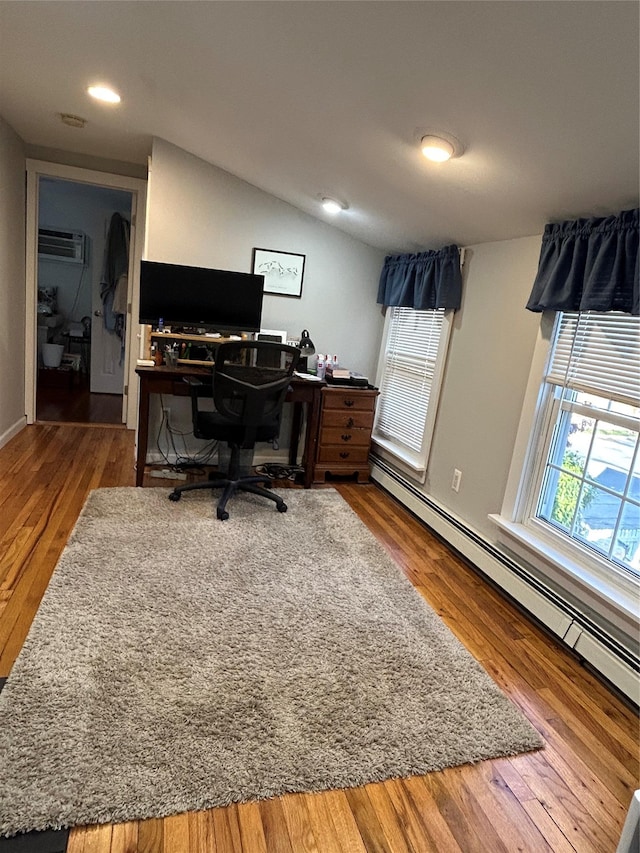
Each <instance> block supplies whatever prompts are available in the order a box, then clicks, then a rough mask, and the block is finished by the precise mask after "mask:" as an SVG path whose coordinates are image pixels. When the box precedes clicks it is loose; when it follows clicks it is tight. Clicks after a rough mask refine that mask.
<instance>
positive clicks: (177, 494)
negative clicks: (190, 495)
mask: <svg viewBox="0 0 640 853" xmlns="http://www.w3.org/2000/svg"><path fill="white" fill-rule="evenodd" d="M181 497H182V495H181V494H180V492H171V494H170V495H169V500H170V501H179V500H180V498H181Z"/></svg>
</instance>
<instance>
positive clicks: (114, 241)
mask: <svg viewBox="0 0 640 853" xmlns="http://www.w3.org/2000/svg"><path fill="white" fill-rule="evenodd" d="M38 182H39V185H38V261H37V263H38V269H37V288H38V305H37V323H38V336H37V353H36V357H37V361H38V373H37V391H36V418H37V420H39V421H52V420H53V421H65V422H69V421H73V422H76V423H109V424H121V423H122V422H123V420H124V418H125V414H124V411H123V390H124V385H125V373H124V340H125V318H126V301H127V283H126V272H127V269H128V250H129V239H128V238H129V226H130V223H131V205H132V194H131V192H128V191H126V190H119V189H114V188H112V187H102V186H96V185H93V184H85V183H80V182H78V181H68V180H63V179H60V178H52V177H48V176H40V177H39V178H38ZM113 255H117V256H118V257H115V258H114V257H112V256H113ZM114 262H115V263H116V264H119V267H120V269H121V270H123V271H124V274H125V277H124V279H123V281H121V282H120V286H123V287H124V299H122V298H120V300H119V301H120V302H121V303H124V304H123V305H119V304H117V302H116V303H114V300H113V293H112V292H111V291H110V289H109V278H110V277H111V278H113V274H112V272H111V266H112V265H113V263H114ZM115 283H116V282H115V281H114V282H113V284H114V285H115ZM114 309H118V310H114Z"/></svg>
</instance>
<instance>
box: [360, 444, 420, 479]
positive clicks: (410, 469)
mask: <svg viewBox="0 0 640 853" xmlns="http://www.w3.org/2000/svg"><path fill="white" fill-rule="evenodd" d="M371 441H372V444H373V453H374V455H375V454H376V453H377V454H378V455H379V456H381V457H382V458H383V459H384V460H386V461H387V462H390V463H391V464H393V465H396V466H397V467H398V468H399V469H400V470H401V471H402V472H403V473H404V474H407V475H408V476H409V477H411V478H412V479H413V480H416V481H417V482H419V483H424V481H425V479H426V476H427V469H426V466H425V464H424V462H419V461H417V460H416V458H415V456H414V455H412V454H411V453H410V452H409V451H407V452H406V453H405V452H403V451H402V449H401V448H400V447H398V445H397V444H393V442H391V441H386V440H385V439H384V438H380V437H379V436H378V437H376V436H375V435H374V436H373V437H372V439H371Z"/></svg>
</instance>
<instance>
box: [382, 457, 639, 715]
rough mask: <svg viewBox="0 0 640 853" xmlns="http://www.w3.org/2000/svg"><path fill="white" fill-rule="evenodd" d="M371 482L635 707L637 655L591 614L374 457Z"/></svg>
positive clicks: (636, 701) (637, 695)
mask: <svg viewBox="0 0 640 853" xmlns="http://www.w3.org/2000/svg"><path fill="white" fill-rule="evenodd" d="M371 463H372V471H371V477H372V479H373V480H374V481H375V482H376V483H378V484H379V485H380V486H382V487H383V488H384V489H385V490H386V491H388V492H389V493H390V494H392V495H393V496H394V497H396V498H397V499H398V500H399V501H400V502H401V503H402V504H404V506H406V507H407V509H409V510H410V511H411V512H413V513H414V515H416V516H417V517H418V518H419V519H420V520H421V521H423V522H424V523H425V524H426V525H427V526H428V527H430V528H431V529H432V530H434V531H435V532H436V533H437V534H438V535H439V536H441V537H442V538H443V539H444V540H445V541H446V542H447V543H448V544H449V545H450V546H451V547H452V548H454V549H455V550H456V551H457V552H458V553H460V554H461V555H462V556H463V557H464V558H465V559H466V560H468V561H469V562H470V563H472V564H473V565H474V566H475V567H476V568H478V569H479V570H480V571H481V572H482V573H483V574H485V575H486V576H487V577H488V578H489V579H490V580H491V581H493V582H494V583H495V584H496V585H497V586H498V587H500V589H502V590H503V591H504V592H505V593H506V594H507V595H508V596H509V597H510V598H512V599H513V600H514V601H515V602H516V603H517V604H518V605H520V606H521V607H522V608H524V609H525V610H526V611H527V612H528V613H530V614H531V615H532V616H533V617H534V618H535V619H536V620H537V621H539V622H540V623H542V624H543V625H544V626H545V627H546V628H547V629H549V630H550V631H551V632H552V633H553V634H555V635H556V636H557V637H558V638H559V639H560V640H561V641H562V642H563V643H564V644H565V645H566V646H567V647H568V648H571V649H572V650H573V651H574V652H575V653H576V654H577V655H579V657H581V658H582V659H584V660H585V661H586V662H588V663H589V664H590V665H591V666H592V667H593V669H594V670H596V671H597V672H598V673H599V674H600V675H601V676H603V677H604V678H605V679H606V680H607V681H608V682H610V684H611V685H613V686H614V687H615V688H616V689H618V690H619V691H620V692H621V693H623V694H624V695H625V696H626V697H627V698H628V699H630V700H631V702H633V704H634V705H636V706H637V705H638V704H639V701H638V700H639V681H638V673H639V672H640V657H639V656H638V655H637V654H634V652H633V651H631V650H630V649H629V648H627V647H626V646H625V645H624V644H623V643H621V642H620V641H619V640H618V639H617V637H615V636H613V635H611V634H609V633H608V632H607V631H606V630H605V629H604V628H603V627H602V626H601V625H599V624H598V623H596V622H594V621H593V620H592V619H591V618H590V616H588V615H587V614H586V613H583V612H582V611H580V610H579V609H578V608H577V607H576V606H574V605H573V604H572V603H571V602H569V601H566V600H565V599H563V598H562V596H561V595H559V594H558V592H557V591H556V590H555V589H552V588H551V587H548V586H546V584H544V583H543V582H542V581H541V580H540V579H539V578H538V577H536V576H535V575H533V574H532V573H530V572H529V571H528V570H527V569H526V567H525V566H522V565H521V564H520V563H518V562H516V561H515V560H514V559H513V558H512V557H510V556H509V555H508V554H506V553H505V552H503V551H501V550H500V549H499V548H498V547H497V546H496V545H494V544H493V543H491V542H489V541H488V540H486V539H485V538H484V537H482V536H481V535H480V534H479V533H478V532H477V531H474V530H473V529H472V528H470V527H469V526H468V525H467V524H465V523H464V522H463V521H462V520H461V519H460V518H458V517H456V516H455V515H454V514H453V513H451V512H450V511H449V510H448V509H446V508H445V507H443V506H442V505H440V504H439V503H438V502H437V501H434V500H433V499H432V498H430V497H428V496H427V495H425V494H424V493H423V492H421V491H420V490H419V489H418V488H417V487H416V486H415V485H414V484H413V483H411V482H410V481H409V480H407V478H406V477H404V476H403V475H402V474H400V473H399V472H398V471H396V470H395V469H394V468H392V467H391V466H390V465H388V464H387V463H386V462H385V461H384V460H382V459H380V458H379V457H375V456H373V457H371Z"/></svg>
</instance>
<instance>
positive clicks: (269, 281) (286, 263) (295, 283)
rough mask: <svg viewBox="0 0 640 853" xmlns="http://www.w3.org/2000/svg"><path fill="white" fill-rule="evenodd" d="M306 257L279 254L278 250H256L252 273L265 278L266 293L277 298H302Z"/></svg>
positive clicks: (294, 254)
mask: <svg viewBox="0 0 640 853" xmlns="http://www.w3.org/2000/svg"><path fill="white" fill-rule="evenodd" d="M305 259H306V255H300V254H298V253H297V252H279V251H277V250H276V249H257V248H256V249H254V250H253V263H252V272H253V273H254V274H257V275H263V276H264V292H265V293H274V294H276V295H277V296H292V297H294V298H295V299H300V298H301V296H302V280H303V278H304V263H305Z"/></svg>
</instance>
